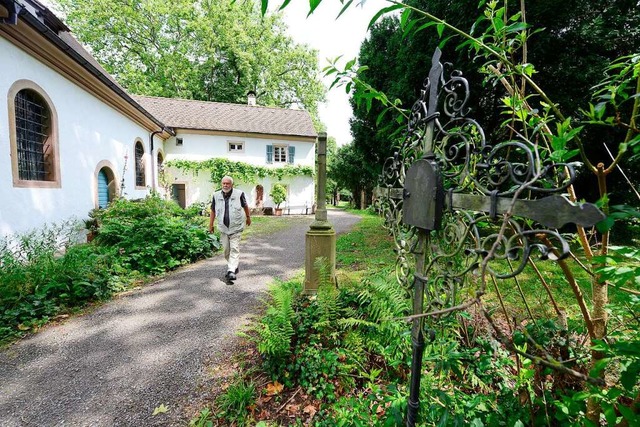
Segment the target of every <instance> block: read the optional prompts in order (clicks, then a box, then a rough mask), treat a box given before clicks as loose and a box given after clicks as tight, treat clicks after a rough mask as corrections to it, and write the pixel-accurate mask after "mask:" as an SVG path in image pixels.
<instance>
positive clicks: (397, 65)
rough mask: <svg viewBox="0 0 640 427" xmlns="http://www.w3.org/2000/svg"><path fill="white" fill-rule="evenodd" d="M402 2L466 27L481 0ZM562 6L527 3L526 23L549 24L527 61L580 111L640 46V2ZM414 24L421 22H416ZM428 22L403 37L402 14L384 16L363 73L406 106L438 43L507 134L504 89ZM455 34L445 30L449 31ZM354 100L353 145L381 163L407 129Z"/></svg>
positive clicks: (568, 106) (491, 126)
mask: <svg viewBox="0 0 640 427" xmlns="http://www.w3.org/2000/svg"><path fill="white" fill-rule="evenodd" d="M405 3H406V4H408V5H411V6H413V7H416V8H417V9H420V10H424V11H427V12H429V13H431V14H432V15H434V16H437V17H439V18H441V19H443V20H445V21H446V22H448V23H450V24H452V25H454V26H456V27H458V28H461V29H466V30H469V29H471V28H472V26H473V25H474V23H475V19H476V17H477V16H478V14H479V13H480V11H479V10H478V9H477V7H478V2H477V1H474V0H461V1H455V2H453V1H450V0H406V1H405ZM505 4H508V5H509V7H511V8H512V9H513V10H518V9H519V8H520V2H515V1H507V2H505ZM565 5H566V6H563V7H562V8H558V6H557V2H554V1H551V0H536V1H533V2H527V3H526V22H527V23H528V24H529V25H531V26H532V28H533V29H544V31H542V32H539V33H537V34H536V35H534V36H533V37H532V38H531V40H530V41H529V45H528V50H527V58H526V61H525V62H528V63H532V64H534V65H535V67H536V71H537V75H536V81H537V82H538V83H539V84H540V85H541V86H542V87H544V88H545V91H546V92H547V94H548V95H549V97H550V98H551V99H553V100H554V101H557V102H558V103H559V105H560V108H561V109H562V111H563V112H564V114H565V115H566V116H575V115H577V114H578V112H579V110H580V109H581V108H586V106H587V103H588V101H589V96H590V95H589V94H590V93H591V91H590V89H591V87H593V86H595V85H597V84H598V83H599V82H600V79H601V78H602V76H603V74H602V73H603V70H604V69H605V68H606V64H608V63H609V62H610V61H611V60H613V59H614V58H617V57H619V56H622V55H625V54H629V53H632V52H637V51H638V50H640V30H639V29H640V8H638V7H637V0H614V1H610V2H597V1H586V2H585V1H578V0H569V3H566V2H565ZM476 10H478V12H477V13H476V12H475V11H476ZM424 22H425V23H426V22H427V21H426V20H425V21H424ZM417 27H419V25H416V26H415V27H414V28H417ZM431 28H432V29H433V30H432V31H431V30H430V29H426V30H423V31H420V32H418V33H415V34H413V35H412V36H411V37H405V35H404V34H403V31H402V29H401V28H400V24H399V20H398V19H397V18H385V19H383V20H382V21H380V22H379V23H377V24H375V25H374V26H373V28H372V29H371V33H370V36H369V38H368V39H367V40H365V41H364V42H363V44H362V45H361V48H360V55H359V65H361V66H366V67H368V68H367V69H366V71H364V72H362V73H360V77H361V78H362V80H363V81H364V82H366V83H367V84H369V85H371V86H372V87H374V88H376V89H377V90H380V91H382V92H384V93H385V94H386V95H387V97H388V98H389V99H391V100H394V99H396V98H397V99H399V101H400V103H399V105H400V106H401V107H403V108H410V107H411V103H412V102H413V101H414V100H415V99H416V98H417V97H418V95H419V90H420V88H421V85H422V83H423V81H424V79H425V77H426V74H427V73H428V70H429V68H430V66H431V55H432V53H433V51H434V49H435V47H436V46H438V45H440V46H441V48H442V50H443V58H444V59H445V60H446V61H448V62H452V63H453V64H455V67H456V68H457V69H460V70H462V71H463V73H464V74H465V76H466V77H467V78H468V79H469V82H470V84H471V94H472V96H473V97H474V98H473V99H472V100H471V106H472V108H474V117H476V118H477V119H478V120H479V122H480V123H481V124H482V125H483V127H484V129H485V131H486V132H487V135H488V138H489V139H490V140H494V141H495V140H500V139H501V138H504V137H505V135H501V134H499V124H500V121H502V120H503V119H504V117H503V116H501V115H500V110H499V108H497V106H498V103H499V100H500V98H501V97H502V96H503V95H504V94H505V92H504V89H503V88H502V87H500V86H494V87H491V86H485V85H484V78H483V75H482V74H481V73H480V72H479V69H480V67H481V65H482V64H477V63H474V62H473V58H472V57H469V56H468V53H467V52H466V51H465V50H464V49H460V50H458V49H456V46H457V44H458V43H459V42H460V41H461V40H459V39H458V40H457V39H455V38H454V39H449V40H448V41H446V42H444V43H443V42H442V39H441V38H440V37H439V36H438V34H437V32H436V27H435V26H434V27H431ZM450 35H451V34H447V33H446V32H445V33H444V37H445V38H446V37H448V36H450ZM517 54H518V55H520V54H521V53H520V52H518V53H517ZM352 105H353V109H354V120H353V121H352V125H351V130H352V133H353V137H354V142H353V144H354V147H355V149H356V150H359V151H360V152H361V154H362V157H363V158H366V159H367V161H368V162H377V164H378V168H379V169H381V168H382V164H383V162H384V160H385V157H386V156H388V155H390V154H392V152H393V144H394V142H396V141H397V140H398V138H401V137H402V134H394V133H393V131H392V130H393V129H397V125H396V124H395V123H394V121H393V120H394V117H393V116H392V115H391V114H388V115H386V116H384V117H383V118H382V119H379V116H380V114H381V113H382V111H383V108H382V107H381V106H380V105H377V104H376V103H373V104H372V105H368V104H367V103H361V104H357V103H355V101H354V102H352ZM586 138H587V141H588V142H587V144H588V145H592V146H593V147H594V148H593V150H600V151H601V152H600V153H596V154H595V156H596V157H597V156H600V157H601V158H604V159H606V158H608V157H606V156H608V154H607V153H606V151H604V149H603V148H602V145H601V144H600V141H601V140H602V139H601V138H602V135H601V134H599V133H598V132H597V131H590V133H589V134H588V135H587V136H586ZM589 141H592V142H593V143H591V142H589ZM596 142H597V144H596ZM596 147H597V148H596ZM603 156H604V157H603ZM626 166H627V172H628V173H629V174H630V175H631V176H632V178H634V179H635V181H636V182H638V180H640V173H639V172H638V170H640V168H638V167H637V160H636V164H635V165H634V164H633V163H631V161H630V160H627V161H626ZM356 167H358V168H359V165H358V166H356ZM618 178H619V179H621V177H620V176H619V177H618ZM584 179H585V181H584V182H582V183H580V184H579V187H581V190H582V191H581V193H582V194H587V193H588V191H589V189H595V188H596V186H595V185H594V183H593V182H592V181H589V180H590V179H591V177H590V176H588V177H585V178H584ZM371 182H375V180H371ZM617 187H618V188H624V186H617ZM625 193H627V194H628V192H625V191H621V192H620V193H619V194H618V196H619V197H624V196H625Z"/></svg>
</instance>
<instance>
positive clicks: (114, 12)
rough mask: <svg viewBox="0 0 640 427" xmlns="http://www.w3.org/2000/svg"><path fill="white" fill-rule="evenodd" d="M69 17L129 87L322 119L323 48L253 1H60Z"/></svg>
mask: <svg viewBox="0 0 640 427" xmlns="http://www.w3.org/2000/svg"><path fill="white" fill-rule="evenodd" d="M59 3H60V6H61V8H62V10H63V12H64V13H65V14H66V16H67V22H68V24H69V26H70V27H71V28H72V29H73V31H74V34H75V35H76V36H77V37H78V38H79V40H80V41H81V42H82V43H84V44H85V45H86V46H88V47H89V49H90V50H91V53H92V54H93V55H94V57H95V58H96V59H97V60H98V61H99V62H100V63H101V64H102V65H103V66H104V67H105V69H106V70H107V71H108V72H109V73H110V74H112V75H113V76H114V77H115V78H116V79H117V80H118V82H119V83H121V84H122V85H123V86H124V87H125V88H127V90H129V91H131V92H133V93H136V94H142V95H152V96H163V97H178V98H185V99H198V100H206V101H219V102H232V103H243V102H246V96H247V92H249V91H254V92H256V95H257V99H258V102H259V103H260V104H261V105H265V106H276V107H285V108H287V107H292V106H295V107H300V108H304V109H306V110H308V111H309V112H310V113H311V114H312V116H313V117H314V119H315V120H316V123H317V124H318V125H319V122H318V114H317V111H318V110H317V107H318V103H320V102H322V101H324V98H325V88H324V86H323V85H322V82H321V79H320V76H319V69H318V60H317V52H316V51H315V50H312V49H310V48H308V47H306V46H302V45H297V44H295V43H294V42H293V40H292V39H291V38H290V37H289V36H288V35H287V34H286V33H285V29H286V27H285V24H284V22H283V20H282V17H281V15H278V14H267V15H265V16H262V15H261V13H260V10H259V8H258V5H257V2H256V1H254V0H245V1H231V0H202V1H197V2H192V1H189V0H175V1H172V2H163V1H160V0H142V1H119V0H59Z"/></svg>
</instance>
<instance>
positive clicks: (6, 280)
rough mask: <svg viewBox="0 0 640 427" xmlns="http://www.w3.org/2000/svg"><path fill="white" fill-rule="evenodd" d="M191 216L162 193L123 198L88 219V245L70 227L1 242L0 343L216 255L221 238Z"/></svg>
mask: <svg viewBox="0 0 640 427" xmlns="http://www.w3.org/2000/svg"><path fill="white" fill-rule="evenodd" d="M194 211H197V210H194ZM190 213H191V212H190V211H183V210H182V209H180V208H179V207H178V206H177V205H176V204H175V203H173V202H167V201H164V200H162V199H160V198H159V197H157V196H150V197H147V198H145V199H143V200H138V201H130V200H124V199H119V200H116V201H114V202H113V203H112V204H111V205H110V206H109V208H108V209H105V210H100V211H93V212H92V218H91V219H90V220H88V221H86V225H89V226H90V227H91V230H89V231H91V232H92V233H93V234H95V238H94V240H92V241H91V242H90V243H83V244H78V243H77V242H75V241H74V238H77V236H78V233H79V232H80V231H81V230H79V227H80V226H79V225H78V224H75V223H72V222H69V223H64V224H60V225H52V226H46V227H44V228H42V229H40V230H36V231H32V232H30V233H26V234H23V235H19V236H13V237H7V238H3V239H2V240H0V267H1V268H0V343H5V342H9V341H10V340H12V339H15V338H17V337H19V336H22V335H24V334H25V333H27V332H29V331H31V330H34V329H37V328H38V327H40V326H42V325H43V324H45V323H47V322H49V321H51V320H52V319H55V318H56V316H59V315H63V314H66V313H69V312H73V311H75V310H77V309H79V308H82V307H84V306H85V305H87V304H89V303H92V302H95V301H101V300H105V299H107V298H109V297H111V296H112V295H113V294H114V293H117V292H121V291H123V290H126V289H128V288H131V287H132V286H136V285H137V284H140V283H141V282H145V281H149V280H151V279H152V278H153V277H154V276H157V275H159V274H162V273H164V272H166V271H168V270H172V269H174V268H176V267H177V266H179V265H183V264H186V263H190V262H193V261H195V260H197V259H200V258H203V257H206V256H209V255H211V254H212V253H213V251H214V249H215V248H217V247H218V241H217V238H216V237H215V236H213V235H209V234H208V233H207V232H206V227H205V221H206V219H204V218H203V217H200V216H198V215H195V216H193V215H191V214H190Z"/></svg>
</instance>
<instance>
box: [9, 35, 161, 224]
mask: <svg viewBox="0 0 640 427" xmlns="http://www.w3.org/2000/svg"><path fill="white" fill-rule="evenodd" d="M0 52H2V57H3V58H2V62H1V63H0V150H2V152H3V153H4V154H3V155H1V156H0V197H1V199H2V200H3V203H2V206H0V234H11V233H20V232H24V231H26V230H29V229H32V228H37V227H39V226H41V225H42V224H44V223H51V222H59V221H62V220H67V219H69V218H72V217H77V218H79V219H82V218H86V217H87V213H88V212H89V211H90V210H91V209H93V208H94V207H95V206H96V204H97V201H96V200H95V199H96V194H95V193H96V187H97V183H96V182H95V174H96V167H97V165H98V164H99V163H100V162H104V161H106V162H108V164H110V165H113V173H114V174H115V176H116V180H117V182H118V183H119V182H120V180H121V179H122V176H123V169H124V167H125V155H127V156H128V161H127V166H126V171H125V173H124V178H125V188H124V194H125V196H126V197H128V198H139V197H144V196H145V195H146V194H147V193H148V189H147V188H144V189H136V188H135V186H134V183H135V180H134V174H135V168H134V163H133V162H134V161H133V159H134V148H133V147H134V143H135V141H136V139H140V140H141V141H142V143H143V146H144V147H145V153H146V154H145V161H146V171H147V174H146V179H147V185H149V186H150V185H151V173H150V171H151V156H150V155H149V152H148V151H149V132H148V131H147V130H146V129H144V128H143V127H142V126H140V125H138V124H136V123H135V122H133V121H132V120H130V119H129V118H127V117H125V116H123V115H122V114H120V113H119V112H117V111H116V110H114V109H112V108H111V107H110V106H108V105H106V104H105V103H103V102H101V101H99V100H97V99H96V98H94V97H93V96H92V95H91V94H89V93H88V92H86V91H85V90H83V89H81V88H80V87H78V86H76V85H74V84H73V83H72V82H71V81H69V80H67V79H66V78H64V77H63V76H61V75H60V74H58V73H57V72H55V71H54V70H52V69H50V68H48V67H47V66H45V65H44V64H42V63H40V62H38V61H37V60H35V59H34V58H32V57H31V56H29V55H27V54H26V53H25V52H23V51H22V50H19V49H18V48H16V47H15V46H14V45H12V44H10V43H8V42H7V41H6V40H5V39H3V38H0ZM21 79H26V80H30V81H32V82H34V83H35V84H37V85H38V86H39V87H41V88H42V89H43V90H44V91H45V92H46V94H47V95H48V97H49V98H50V99H51V101H52V104H53V105H52V107H53V108H55V110H56V111H57V117H58V130H59V131H58V147H59V159H60V176H61V186H60V188H15V187H14V186H13V182H12V170H11V158H10V155H9V154H10V152H11V151H10V143H9V128H8V126H9V113H8V103H7V94H8V91H9V89H10V87H11V86H12V85H13V84H14V82H16V81H18V80H21ZM156 144H157V145H158V146H159V145H161V143H159V142H157V143H156ZM118 187H119V185H118Z"/></svg>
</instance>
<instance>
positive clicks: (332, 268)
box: [304, 132, 336, 294]
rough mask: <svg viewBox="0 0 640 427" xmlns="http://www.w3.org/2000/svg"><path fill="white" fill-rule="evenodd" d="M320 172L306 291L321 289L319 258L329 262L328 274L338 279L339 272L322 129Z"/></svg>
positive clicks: (308, 237) (309, 240)
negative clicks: (327, 198)
mask: <svg viewBox="0 0 640 427" xmlns="http://www.w3.org/2000/svg"><path fill="white" fill-rule="evenodd" d="M317 150H318V157H317V163H318V173H317V177H318V178H317V179H318V182H317V185H316V187H317V191H318V193H317V197H316V199H317V203H318V207H317V208H316V219H315V221H314V222H313V223H312V224H311V226H310V227H309V231H307V235H306V251H305V263H304V268H305V280H304V292H305V293H306V294H315V293H316V292H317V291H318V284H319V273H320V272H319V270H318V269H317V268H316V267H315V262H316V260H317V259H318V258H324V259H326V262H327V266H326V267H327V268H328V273H329V277H330V278H331V281H332V282H335V274H336V232H335V230H334V229H333V225H331V223H330V222H329V221H328V220H327V200H326V186H327V134H326V133H325V132H320V134H319V135H318V147H317Z"/></svg>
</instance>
